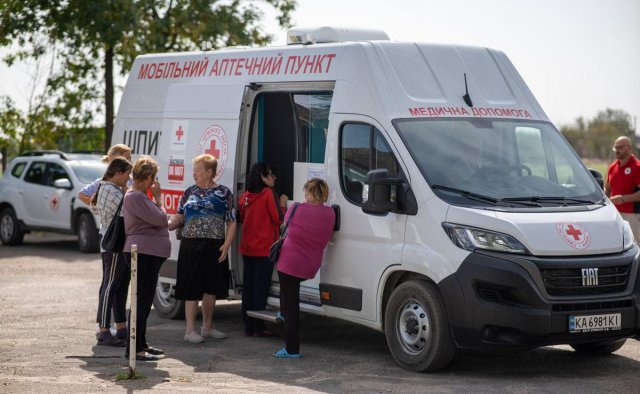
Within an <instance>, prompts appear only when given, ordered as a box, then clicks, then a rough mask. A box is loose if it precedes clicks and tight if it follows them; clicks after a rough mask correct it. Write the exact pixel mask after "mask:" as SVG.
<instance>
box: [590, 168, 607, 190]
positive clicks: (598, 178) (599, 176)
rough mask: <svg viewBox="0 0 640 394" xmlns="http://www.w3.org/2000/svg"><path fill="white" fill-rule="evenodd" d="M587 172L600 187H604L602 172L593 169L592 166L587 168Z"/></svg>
mask: <svg viewBox="0 0 640 394" xmlns="http://www.w3.org/2000/svg"><path fill="white" fill-rule="evenodd" d="M589 172H590V173H591V175H592V176H593V178H594V179H595V180H596V182H598V185H600V188H602V189H604V178H603V177H602V173H601V172H600V171H598V170H594V169H593V168H589Z"/></svg>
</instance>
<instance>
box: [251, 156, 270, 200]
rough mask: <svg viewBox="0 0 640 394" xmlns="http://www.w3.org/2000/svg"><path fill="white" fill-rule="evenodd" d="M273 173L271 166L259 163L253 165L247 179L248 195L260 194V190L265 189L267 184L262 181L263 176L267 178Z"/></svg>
mask: <svg viewBox="0 0 640 394" xmlns="http://www.w3.org/2000/svg"><path fill="white" fill-rule="evenodd" d="M272 173H273V168H272V167H271V164H267V163H264V162H259V163H256V164H254V165H253V166H252V167H251V171H249V176H248V177H247V191H249V192H250V193H260V192H261V191H262V189H264V188H265V187H267V184H266V183H264V181H263V180H262V177H263V176H265V177H266V176H268V175H269V174H272Z"/></svg>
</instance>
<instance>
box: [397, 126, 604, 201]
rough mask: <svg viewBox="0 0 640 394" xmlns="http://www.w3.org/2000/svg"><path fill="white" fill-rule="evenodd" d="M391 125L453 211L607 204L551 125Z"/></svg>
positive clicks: (593, 181) (596, 185)
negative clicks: (463, 207) (457, 208)
mask: <svg viewBox="0 0 640 394" xmlns="http://www.w3.org/2000/svg"><path fill="white" fill-rule="evenodd" d="M394 125H395V126H396V129H397V130H398V132H399V134H400V136H401V138H402V139H403V140H404V142H405V146H406V147H407V149H409V151H410V152H411V155H412V156H413V158H414V160H415V161H416V163H417V164H418V166H419V167H420V171H421V172H422V175H423V176H424V177H425V178H426V179H427V182H428V183H429V184H430V185H431V188H432V189H433V190H434V192H435V193H436V194H437V195H438V196H440V197H441V198H442V199H444V200H446V201H448V202H450V203H452V204H462V205H471V206H473V205H482V206H487V205H495V206H501V207H518V208H520V207H523V208H528V207H532V208H535V207H543V206H544V207H547V206H567V205H589V204H595V203H602V201H603V193H602V190H601V189H600V187H599V186H598V184H597V183H596V182H595V180H594V179H593V177H592V176H591V174H590V173H589V172H588V171H587V169H586V167H585V166H584V165H583V164H582V162H581V160H580V159H579V158H578V156H577V155H576V154H575V152H574V151H573V149H571V147H570V146H569V144H568V143H567V142H566V141H565V140H564V138H562V136H561V135H560V133H558V131H557V130H556V129H555V128H554V127H553V126H552V125H551V124H550V123H546V122H534V121H529V122H528V121H521V120H511V119H476V118H474V119H460V118H447V119H405V120H396V121H394Z"/></svg>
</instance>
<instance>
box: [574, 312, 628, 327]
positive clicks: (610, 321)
mask: <svg viewBox="0 0 640 394" xmlns="http://www.w3.org/2000/svg"><path fill="white" fill-rule="evenodd" d="M621 328H622V315H621V314H620V313H611V314H608V315H585V316H569V332H593V331H613V330H619V329H621Z"/></svg>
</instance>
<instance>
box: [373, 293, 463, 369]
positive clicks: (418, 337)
mask: <svg viewBox="0 0 640 394" xmlns="http://www.w3.org/2000/svg"><path fill="white" fill-rule="evenodd" d="M385 335H386V337H387V345H388V346H389V350H390V351H391V355H392V356H393V358H394V360H395V361H396V362H397V363H398V364H399V365H400V366H401V367H402V368H405V369H408V370H410V371H417V372H433V371H437V370H439V369H442V368H444V367H446V366H447V365H448V364H449V363H451V361H452V360H453V358H454V356H455V354H456V347H455V343H454V341H453V337H452V335H451V330H450V328H449V322H448V320H447V316H446V313H445V308H444V302H443V300H442V297H441V296H440V294H439V292H438V290H437V288H436V287H435V285H433V284H432V283H430V282H427V281H425V280H410V281H407V282H404V283H402V284H401V285H399V286H398V287H397V288H396V289H395V290H394V291H393V293H392V294H391V297H390V298H389V302H388V303H387V307H386V313H385Z"/></svg>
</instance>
